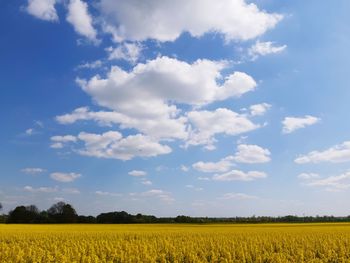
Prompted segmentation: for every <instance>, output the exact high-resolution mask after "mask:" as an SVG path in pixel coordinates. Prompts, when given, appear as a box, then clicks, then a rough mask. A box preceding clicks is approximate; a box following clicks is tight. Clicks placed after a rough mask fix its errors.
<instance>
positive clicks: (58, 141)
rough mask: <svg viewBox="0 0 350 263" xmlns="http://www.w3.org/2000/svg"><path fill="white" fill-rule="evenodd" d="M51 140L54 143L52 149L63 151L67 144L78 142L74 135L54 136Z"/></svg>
mask: <svg viewBox="0 0 350 263" xmlns="http://www.w3.org/2000/svg"><path fill="white" fill-rule="evenodd" d="M50 139H51V141H52V143H51V145H50V147H51V148H52V149H62V148H63V147H64V146H65V145H66V144H67V143H70V142H77V138H76V137H75V136H72V135H65V136H52V137H51V138H50Z"/></svg>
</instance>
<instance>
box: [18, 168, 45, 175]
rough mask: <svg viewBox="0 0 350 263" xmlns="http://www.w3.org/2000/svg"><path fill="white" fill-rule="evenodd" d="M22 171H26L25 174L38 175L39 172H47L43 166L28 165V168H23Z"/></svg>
mask: <svg viewBox="0 0 350 263" xmlns="http://www.w3.org/2000/svg"><path fill="white" fill-rule="evenodd" d="M21 172H22V173H25V174H30V175H38V174H41V173H44V172H46V170H45V169H43V168H33V167H28V168H23V169H21Z"/></svg>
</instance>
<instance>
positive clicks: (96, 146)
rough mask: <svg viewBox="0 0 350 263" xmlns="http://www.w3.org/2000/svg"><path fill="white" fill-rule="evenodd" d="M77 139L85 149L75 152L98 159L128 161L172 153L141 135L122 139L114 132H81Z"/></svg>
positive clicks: (165, 146)
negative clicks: (82, 143)
mask: <svg viewBox="0 0 350 263" xmlns="http://www.w3.org/2000/svg"><path fill="white" fill-rule="evenodd" d="M78 138H79V140H81V141H83V142H84V144H85V147H84V148H82V149H80V150H78V151H77V152H78V153H79V154H81V155H86V156H93V157H98V158H109V159H119V160H130V159H132V158H134V157H154V156H157V155H161V154H168V153H170V152H171V151H172V150H171V148H170V147H169V146H167V145H163V144H160V143H158V142H156V141H154V140H152V139H151V138H149V137H147V136H144V135H141V134H136V135H129V136H127V137H125V138H123V137H122V135H121V134H120V133H119V132H116V131H109V132H105V133H103V134H93V133H85V132H81V133H80V134H79V135H78Z"/></svg>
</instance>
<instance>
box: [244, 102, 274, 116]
mask: <svg viewBox="0 0 350 263" xmlns="http://www.w3.org/2000/svg"><path fill="white" fill-rule="evenodd" d="M270 108H271V105H270V104H268V103H260V104H255V105H252V106H250V107H249V109H250V115H251V116H261V115H264V114H265V112H266V111H267V110H268V109H270Z"/></svg>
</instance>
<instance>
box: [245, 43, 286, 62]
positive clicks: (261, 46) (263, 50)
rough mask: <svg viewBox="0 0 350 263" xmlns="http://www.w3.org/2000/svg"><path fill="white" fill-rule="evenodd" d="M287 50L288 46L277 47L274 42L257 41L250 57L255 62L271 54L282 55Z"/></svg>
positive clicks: (250, 50)
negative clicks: (260, 57)
mask: <svg viewBox="0 0 350 263" xmlns="http://www.w3.org/2000/svg"><path fill="white" fill-rule="evenodd" d="M286 48H287V46H286V45H283V46H276V45H275V44H274V43H273V42H260V41H257V42H256V43H255V44H254V45H253V46H252V47H251V48H250V49H249V50H248V54H249V56H250V57H251V58H252V59H253V60H255V59H257V58H258V57H259V56H266V55H269V54H277V53H281V52H282V51H284V50H285V49H286Z"/></svg>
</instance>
